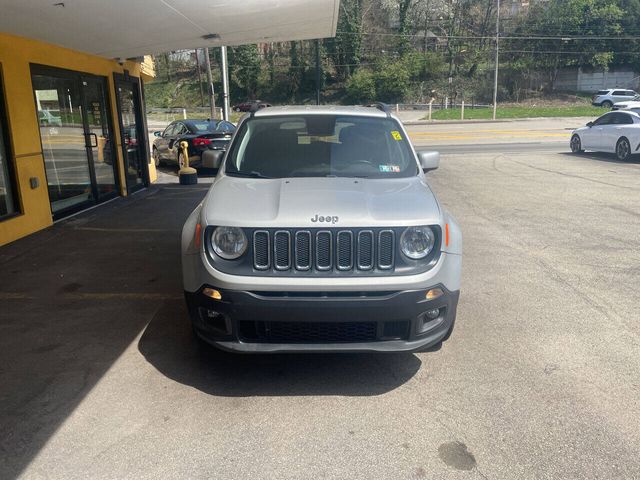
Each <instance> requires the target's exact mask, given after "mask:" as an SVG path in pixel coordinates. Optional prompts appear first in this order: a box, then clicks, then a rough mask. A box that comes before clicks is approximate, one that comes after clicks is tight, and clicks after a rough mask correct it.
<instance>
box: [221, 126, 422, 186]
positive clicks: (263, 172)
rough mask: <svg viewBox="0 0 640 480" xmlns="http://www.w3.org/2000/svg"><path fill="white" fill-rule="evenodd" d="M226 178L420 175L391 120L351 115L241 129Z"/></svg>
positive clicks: (398, 128)
mask: <svg viewBox="0 0 640 480" xmlns="http://www.w3.org/2000/svg"><path fill="white" fill-rule="evenodd" d="M225 174H227V175H231V176H241V177H250V178H289V177H359V178H399V177H411V176H415V175H417V174H418V166H417V163H416V160H415V157H414V155H413V152H412V150H411V147H410V145H409V142H408V140H407V139H406V138H405V136H404V132H403V131H402V129H401V128H400V126H399V125H398V123H397V122H396V121H395V120H393V119H391V118H379V117H364V116H362V117H360V116H351V115H295V116H293V115H292V116H284V115H283V116H271V117H254V118H250V119H248V120H246V121H245V122H244V123H243V124H242V126H241V127H240V131H239V132H238V134H237V136H236V139H235V140H234V142H233V145H232V146H231V150H230V151H229V155H228V157H227V160H226V167H225Z"/></svg>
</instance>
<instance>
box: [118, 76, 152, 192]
mask: <svg viewBox="0 0 640 480" xmlns="http://www.w3.org/2000/svg"><path fill="white" fill-rule="evenodd" d="M115 80H116V91H117V94H118V112H119V120H120V131H121V135H122V150H123V154H124V165H125V175H126V178H127V190H128V191H129V193H131V192H134V191H136V190H139V189H140V188H143V187H144V186H145V185H147V184H148V180H147V179H148V171H147V163H148V158H149V152H148V148H147V142H146V136H147V132H146V131H145V128H144V122H143V115H142V102H141V96H140V83H139V80H138V79H137V78H133V77H125V76H124V75H116V76H115Z"/></svg>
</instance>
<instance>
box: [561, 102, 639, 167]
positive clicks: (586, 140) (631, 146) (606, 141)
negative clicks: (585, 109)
mask: <svg viewBox="0 0 640 480" xmlns="http://www.w3.org/2000/svg"><path fill="white" fill-rule="evenodd" d="M570 145H571V151H572V152H573V153H580V152H583V151H585V150H592V151H595V152H609V153H615V154H616V157H618V160H629V159H630V158H631V156H632V155H634V154H637V153H640V114H638V113H637V112H635V111H632V110H625V111H621V110H618V111H615V112H608V113H605V114H604V115H602V116H601V117H598V118H597V119H596V120H595V121H593V122H589V123H587V125H586V126H585V127H582V128H578V129H577V130H575V131H574V132H573V134H572V135H571V142H570Z"/></svg>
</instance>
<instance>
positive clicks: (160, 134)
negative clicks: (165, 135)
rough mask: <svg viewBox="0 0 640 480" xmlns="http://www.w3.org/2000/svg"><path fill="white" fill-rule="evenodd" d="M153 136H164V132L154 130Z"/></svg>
mask: <svg viewBox="0 0 640 480" xmlns="http://www.w3.org/2000/svg"><path fill="white" fill-rule="evenodd" d="M153 136H154V137H161V136H162V132H153Z"/></svg>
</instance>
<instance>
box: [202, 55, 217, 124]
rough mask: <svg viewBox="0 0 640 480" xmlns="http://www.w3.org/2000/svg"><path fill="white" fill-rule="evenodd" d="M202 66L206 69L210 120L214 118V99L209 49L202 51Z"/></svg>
mask: <svg viewBox="0 0 640 480" xmlns="http://www.w3.org/2000/svg"><path fill="white" fill-rule="evenodd" d="M204 65H205V67H206V69H207V92H208V93H209V107H210V108H211V120H215V118H216V98H215V91H214V90H213V76H212V75H211V60H210V59H209V47H207V48H205V49H204Z"/></svg>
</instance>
